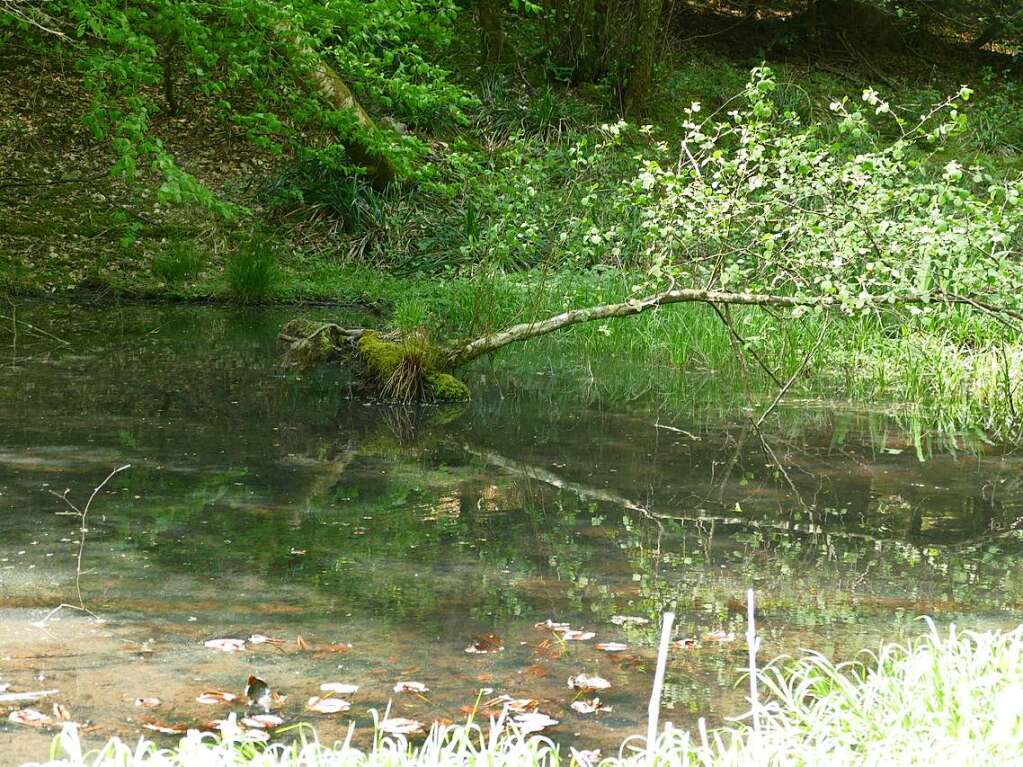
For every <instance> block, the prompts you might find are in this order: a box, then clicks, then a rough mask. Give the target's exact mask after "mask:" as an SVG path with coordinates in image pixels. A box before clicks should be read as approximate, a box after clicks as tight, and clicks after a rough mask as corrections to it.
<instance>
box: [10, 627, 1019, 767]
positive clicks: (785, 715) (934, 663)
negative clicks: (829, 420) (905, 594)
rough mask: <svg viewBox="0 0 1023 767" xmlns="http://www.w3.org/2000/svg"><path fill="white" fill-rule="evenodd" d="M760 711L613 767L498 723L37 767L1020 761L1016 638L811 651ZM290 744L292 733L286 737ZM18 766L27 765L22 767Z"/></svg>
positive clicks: (142, 744)
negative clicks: (852, 656) (861, 652)
mask: <svg viewBox="0 0 1023 767" xmlns="http://www.w3.org/2000/svg"><path fill="white" fill-rule="evenodd" d="M758 679H759V683H760V689H761V690H762V691H764V692H765V693H766V703H761V705H759V706H758V707H757V710H758V720H759V726H758V729H757V730H754V728H753V726H752V724H751V723H750V721H749V720H750V717H749V714H747V715H746V716H745V717H743V719H741V720H739V721H737V722H736V723H734V724H731V725H726V726H724V727H721V728H718V729H715V730H711V731H709V732H708V731H706V730H705V729H701V731H699V732H695V733H688V732H684V731H681V730H678V729H674V728H671V727H667V728H665V730H664V731H663V732H662V733H661V735H660V736H659V737H658V739H657V741H656V744H655V746H654V749H653V753H652V754H651V753H650V752H649V751H647V750H645V748H644V747H643V743H642V740H641V739H639V738H632V739H629V740H627V741H626V742H625V743H623V745H622V747H621V750H620V753H619V754H618V755H597V754H593V753H592V752H586V751H579V750H576V749H574V748H573V749H564V748H561V747H559V746H558V745H557V744H555V743H554V742H553V741H551V740H550V739H549V738H546V737H543V736H538V735H532V736H530V735H528V734H524V733H520V732H517V731H515V730H514V729H513V728H512V727H508V726H506V725H505V724H504V723H498V724H497V726H495V725H494V723H493V722H492V723H490V725H487V724H474V723H473V722H472V721H471V718H470V721H469V723H467V724H466V725H455V726H452V725H447V726H444V725H436V726H434V727H433V728H432V729H431V731H430V732H429V734H428V735H427V736H426V737H425V741H420V740H419V739H416V738H413V739H412V740H411V741H409V740H406V739H405V738H402V737H390V736H387V735H384V734H383V733H380V732H379V731H378V732H377V735H376V736H375V737H373V738H372V745H371V746H370V747H369V748H366V747H365V746H362V747H361V748H360V747H359V745H358V744H357V743H356V742H355V741H353V739H352V738H351V735H350V736H349V739H348V740H347V741H345V742H342V743H338V744H335V745H326V744H320V743H319V742H318V741H316V739H315V737H314V736H311V735H310V733H309V732H308V731H307V730H301V731H299V732H298V733H297V735H298V737H297V738H296V739H295V740H294V741H293V742H292V743H290V744H276V745H272V746H264V745H262V743H261V742H260V741H259V740H253V739H252V736H249V735H246V733H245V730H244V729H243V728H241V727H240V726H238V725H237V724H236V725H234V729H233V730H231V729H230V728H228V730H227V734H226V735H221V736H215V735H210V734H205V735H204V734H202V733H200V732H199V731H194V732H191V733H189V734H188V735H186V736H185V737H184V738H183V739H182V740H181V741H180V743H179V745H177V746H176V747H172V748H160V747H158V746H157V745H155V744H153V743H152V742H147V741H145V740H144V739H142V740H140V741H139V742H138V743H131V742H124V741H122V740H120V739H114V740H111V741H110V742H109V743H107V744H106V745H105V746H102V747H100V748H99V749H98V750H96V751H92V752H83V746H82V744H81V742H80V740H79V736H78V733H77V730H75V729H74V728H68V729H66V730H65V731H64V733H63V734H61V735H60V736H58V737H57V738H56V739H55V741H54V747H53V753H52V755H51V760H50V761H48V762H45V763H43V764H45V765H46V767H195V766H196V765H208V766H209V767H228V765H263V766H264V767H291V766H294V767H299V766H300V765H301V766H302V767H314V766H316V767H347V766H348V765H351V766H352V767H355V766H357V765H359V766H365V767H377V766H378V765H379V766H381V767H382V766H383V765H388V766H389V767H426V765H433V766H434V767H474V766H476V765H490V766H491V767H505V766H507V767H558V765H566V766H568V765H575V766H576V767H591V766H592V765H597V764H600V765H605V767H618V766H619V765H621V766H622V767H626V766H634V767H640V765H654V767H667V766H668V765H677V766H678V767H726V766H731V765H735V766H736V767H739V766H740V765H741V766H743V767H760V766H761V765H763V766H764V767H766V766H767V765H792V766H793V767H837V765H849V764H858V765H898V766H899V767H906V766H908V765H923V764H931V763H933V761H934V758H935V755H936V754H941V755H942V756H943V757H944V758H947V759H948V760H949V763H951V764H957V765H995V764H998V765H1018V764H1021V763H1023V756H1021V755H1020V749H1019V744H1020V741H1021V739H1023V708H1021V706H1020V701H1019V690H1020V688H1021V686H1023V627H1019V628H1017V629H1015V630H1013V631H1001V632H988V633H972V632H963V631H957V630H956V629H955V628H954V627H953V628H952V629H951V630H950V632H949V634H948V635H947V636H943V635H941V634H940V633H939V632H938V631H937V629H936V628H935V627H934V626H933V624H931V625H930V628H929V631H928V632H927V633H925V634H923V635H922V636H921V637H919V638H918V639H917V640H915V641H913V642H911V643H909V644H908V645H906V646H905V647H903V646H900V645H896V644H886V645H882V647H881V648H880V649H879V650H878V652H877V654H876V655H868V657H866V658H865V659H863V660H860V661H854V662H848V663H842V664H836V663H833V662H832V661H830V660H829V659H827V658H826V657H824V656H822V655H817V654H814V653H809V654H807V655H805V656H803V657H802V658H799V659H796V660H794V661H793V660H787V661H786V660H785V659H780V660H778V661H775V662H774V663H772V664H770V665H768V667H767V668H765V669H761V670H760V671H759V672H758ZM293 734H296V733H293ZM26 767H27V766H26Z"/></svg>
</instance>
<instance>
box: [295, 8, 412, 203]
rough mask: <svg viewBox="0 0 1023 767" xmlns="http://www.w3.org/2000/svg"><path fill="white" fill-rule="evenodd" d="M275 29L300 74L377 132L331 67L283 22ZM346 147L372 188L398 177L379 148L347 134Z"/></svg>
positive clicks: (328, 99)
mask: <svg viewBox="0 0 1023 767" xmlns="http://www.w3.org/2000/svg"><path fill="white" fill-rule="evenodd" d="M278 32H279V34H280V35H281V37H282V38H283V39H284V40H287V41H288V42H289V43H290V44H291V46H292V48H293V51H294V53H293V60H294V63H295V64H296V65H297V67H298V68H299V70H300V76H301V77H302V78H303V79H304V80H305V81H306V83H307V84H308V85H310V86H311V87H312V88H313V89H314V90H315V91H316V92H317V93H318V94H319V95H320V96H321V97H322V98H323V100H324V101H326V102H327V103H328V104H330V105H331V106H332V107H334V109H337V110H341V111H348V112H351V113H352V114H353V115H355V119H356V121H357V122H358V123H359V125H360V126H362V127H363V128H366V129H367V130H369V131H377V130H379V128H377V125H376V123H375V122H373V118H372V117H370V116H369V113H368V112H366V110H365V109H363V108H362V104H360V103H359V101H358V99H356V98H355V94H353V93H352V91H351V89H350V88H349V87H348V85H347V83H345V81H344V80H342V79H341V77H340V75H338V73H337V72H335V71H334V70H333V68H331V67H330V66H329V65H328V64H327V63H326V62H325V61H324V60H323V58H322V57H321V56H320V55H319V54H318V53H317V52H316V51H314V50H312V48H310V47H309V45H307V44H306V43H305V41H304V40H303V39H302V38H301V37H300V35H298V34H297V33H295V32H294V30H292V29H290V28H288V27H287V26H286V25H284V24H282V25H281V26H280V27H279V28H278ZM343 143H344V147H345V150H346V151H347V152H348V154H349V156H350V157H351V158H352V160H354V161H355V163H356V164H357V165H359V166H361V167H362V168H365V169H366V174H367V175H368V176H369V180H370V183H371V184H372V185H373V188H374V189H376V190H378V191H382V190H383V189H385V188H386V187H387V186H388V185H389V184H390V183H391V182H392V181H394V179H395V177H396V176H397V172H396V170H395V168H394V163H392V162H391V160H390V158H389V157H387V156H386V155H385V154H383V153H382V152H381V151H380V150H379V149H376V148H374V147H372V146H369V145H368V144H367V143H366V142H365V141H362V140H361V139H359V138H355V137H349V138H347V139H345V140H344V142H343Z"/></svg>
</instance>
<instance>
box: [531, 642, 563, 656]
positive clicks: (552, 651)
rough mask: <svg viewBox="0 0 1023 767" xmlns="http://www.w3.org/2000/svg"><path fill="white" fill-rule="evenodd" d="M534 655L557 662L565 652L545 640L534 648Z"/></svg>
mask: <svg viewBox="0 0 1023 767" xmlns="http://www.w3.org/2000/svg"><path fill="white" fill-rule="evenodd" d="M533 654H534V655H535V656H536V657H538V658H543V659H545V660H557V659H558V658H560V657H561V656H562V655H563V654H564V650H563V649H562V648H561V647H559V646H556V645H553V644H551V643H550V642H549V641H548V640H546V639H545V640H544V641H542V642H540V644H538V645H536V646H535V647H534V648H533Z"/></svg>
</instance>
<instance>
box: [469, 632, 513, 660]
mask: <svg viewBox="0 0 1023 767" xmlns="http://www.w3.org/2000/svg"><path fill="white" fill-rule="evenodd" d="M503 649H504V642H502V641H501V637H499V636H498V635H497V634H473V636H472V644H470V645H469V646H468V647H466V648H465V651H466V652H467V653H470V654H476V655H486V654H488V653H495V652H501V650H503Z"/></svg>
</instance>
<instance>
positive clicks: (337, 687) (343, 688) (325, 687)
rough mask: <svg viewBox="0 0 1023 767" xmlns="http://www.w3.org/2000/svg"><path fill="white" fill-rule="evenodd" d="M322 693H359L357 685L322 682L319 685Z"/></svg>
mask: <svg viewBox="0 0 1023 767" xmlns="http://www.w3.org/2000/svg"><path fill="white" fill-rule="evenodd" d="M320 690H321V691H323V692H332V693H334V694H335V695H354V694H355V693H357V692H358V691H359V685H357V684H345V683H344V682H324V683H323V684H321V685H320Z"/></svg>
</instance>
